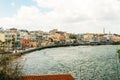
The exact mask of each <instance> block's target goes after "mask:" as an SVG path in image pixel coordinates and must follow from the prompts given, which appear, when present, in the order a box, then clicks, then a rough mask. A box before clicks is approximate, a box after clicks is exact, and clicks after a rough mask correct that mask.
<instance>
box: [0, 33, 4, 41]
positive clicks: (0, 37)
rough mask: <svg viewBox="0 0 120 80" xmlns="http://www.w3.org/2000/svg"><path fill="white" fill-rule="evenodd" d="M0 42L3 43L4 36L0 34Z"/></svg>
mask: <svg viewBox="0 0 120 80" xmlns="http://www.w3.org/2000/svg"><path fill="white" fill-rule="evenodd" d="M0 41H2V42H5V34H4V33H0Z"/></svg>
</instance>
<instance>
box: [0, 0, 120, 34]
mask: <svg viewBox="0 0 120 80" xmlns="http://www.w3.org/2000/svg"><path fill="white" fill-rule="evenodd" d="M34 1H35V2H36V3H37V5H36V6H35V5H34V6H21V8H20V9H18V12H17V14H15V15H14V16H12V17H7V18H1V19H0V26H4V27H5V28H8V26H9V27H14V26H15V27H18V28H26V29H29V30H38V29H42V30H45V31H48V30H50V29H54V28H58V29H60V30H64V31H68V32H74V33H75V32H77V33H79V32H80V33H83V32H95V33H97V32H102V29H103V27H105V28H106V29H107V30H108V31H109V30H110V31H111V32H114V33H115V32H116V33H120V32H119V29H120V27H119V26H120V15H119V14H120V2H119V1H118V0H34Z"/></svg>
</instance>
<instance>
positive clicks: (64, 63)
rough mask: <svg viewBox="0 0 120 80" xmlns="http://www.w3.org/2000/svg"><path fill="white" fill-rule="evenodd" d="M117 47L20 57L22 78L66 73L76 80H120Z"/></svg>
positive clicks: (64, 49)
mask: <svg viewBox="0 0 120 80" xmlns="http://www.w3.org/2000/svg"><path fill="white" fill-rule="evenodd" d="M118 48H120V46H111V45H109V46H78V47H62V48H53V49H45V50H41V51H36V52H33V53H30V54H26V55H23V56H22V57H21V58H19V59H18V60H19V61H22V59H25V61H23V64H24V66H23V73H24V74H63V73H70V74H72V76H73V77H74V78H75V79H76V80H120V78H119V77H120V76H119V71H120V70H119V69H120V64H119V61H118V57H117V56H116V55H117V53H116V50H117V49H118Z"/></svg>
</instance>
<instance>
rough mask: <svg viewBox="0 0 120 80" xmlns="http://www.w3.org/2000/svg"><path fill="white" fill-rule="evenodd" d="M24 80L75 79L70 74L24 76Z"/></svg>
mask: <svg viewBox="0 0 120 80" xmlns="http://www.w3.org/2000/svg"><path fill="white" fill-rule="evenodd" d="M22 80H74V78H73V77H72V76H71V75H70V74H60V75H30V76H23V77H22Z"/></svg>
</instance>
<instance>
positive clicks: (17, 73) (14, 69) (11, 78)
mask: <svg viewBox="0 0 120 80" xmlns="http://www.w3.org/2000/svg"><path fill="white" fill-rule="evenodd" d="M11 60H12V58H11V57H10V56H8V55H4V54H2V55H1V57H0V80H21V75H22V73H21V67H20V65H19V63H16V64H13V63H12V62H11Z"/></svg>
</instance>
